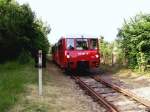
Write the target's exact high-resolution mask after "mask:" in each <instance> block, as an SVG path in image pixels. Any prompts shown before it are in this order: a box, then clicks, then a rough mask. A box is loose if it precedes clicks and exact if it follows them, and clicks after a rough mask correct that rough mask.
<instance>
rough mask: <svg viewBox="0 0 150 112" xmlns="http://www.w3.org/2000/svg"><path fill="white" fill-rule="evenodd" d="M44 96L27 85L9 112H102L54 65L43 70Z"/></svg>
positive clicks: (32, 86)
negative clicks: (24, 91) (20, 97)
mask: <svg viewBox="0 0 150 112" xmlns="http://www.w3.org/2000/svg"><path fill="white" fill-rule="evenodd" d="M44 71H45V72H44V76H43V81H44V88H43V90H44V95H43V96H42V97H39V96H38V92H37V90H38V88H37V85H28V86H27V88H28V89H27V91H26V93H25V94H23V95H22V99H21V100H20V101H19V102H18V104H16V106H14V107H13V108H12V109H11V110H10V112H104V110H105V109H104V108H103V107H101V106H100V105H99V104H97V103H96V102H94V101H93V100H92V99H91V97H89V96H87V95H85V94H84V92H83V91H82V90H81V89H80V88H79V87H78V86H77V84H75V82H74V81H73V80H72V79H70V77H69V76H67V75H65V74H64V73H62V71H61V70H60V69H59V68H58V67H56V66H55V65H54V64H52V63H50V64H48V66H47V69H46V70H44Z"/></svg>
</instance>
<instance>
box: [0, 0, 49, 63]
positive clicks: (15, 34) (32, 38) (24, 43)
mask: <svg viewBox="0 0 150 112" xmlns="http://www.w3.org/2000/svg"><path fill="white" fill-rule="evenodd" d="M49 31H50V30H49V27H47V26H46V25H44V24H43V22H42V21H41V20H39V19H37V18H36V16H35V13H34V12H33V11H32V10H31V8H30V7H29V5H28V4H23V5H19V4H18V3H17V2H14V1H11V0H0V62H4V61H6V60H10V59H15V58H17V57H18V56H19V55H20V54H21V53H22V52H23V50H25V51H29V52H30V53H31V54H32V56H35V53H36V52H37V50H38V49H42V50H43V52H45V53H47V52H48V49H49V42H48V39H47V34H48V33H49Z"/></svg>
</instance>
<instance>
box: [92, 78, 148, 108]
mask: <svg viewBox="0 0 150 112" xmlns="http://www.w3.org/2000/svg"><path fill="white" fill-rule="evenodd" d="M93 78H94V79H95V80H96V81H98V82H101V83H103V84H105V85H106V86H108V87H111V88H113V89H115V90H117V91H118V92H121V93H123V94H124V95H127V96H129V97H131V98H132V99H134V100H136V101H137V102H139V103H141V104H143V105H144V106H146V107H148V108H149V109H150V101H148V100H145V99H143V98H141V97H139V96H137V95H136V94H134V93H133V92H131V91H130V90H127V89H123V88H120V87H119V86H117V85H115V84H112V83H111V84H110V83H109V82H108V81H106V80H104V79H102V78H101V77H100V76H98V75H97V76H93Z"/></svg>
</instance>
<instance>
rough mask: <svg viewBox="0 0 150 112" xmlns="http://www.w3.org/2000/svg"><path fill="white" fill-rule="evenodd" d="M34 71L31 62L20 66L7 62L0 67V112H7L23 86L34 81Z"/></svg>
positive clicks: (22, 90) (22, 89)
mask: <svg viewBox="0 0 150 112" xmlns="http://www.w3.org/2000/svg"><path fill="white" fill-rule="evenodd" d="M36 74H37V73H36V69H35V68H33V62H30V63H29V64H25V65H20V64H19V63H17V62H9V63H6V64H3V65H0V111H1V112H7V111H8V109H9V108H10V107H11V106H12V105H14V104H15V103H16V102H17V100H18V98H19V94H20V93H22V92H24V89H25V86H26V85H27V84H30V83H35V81H36Z"/></svg>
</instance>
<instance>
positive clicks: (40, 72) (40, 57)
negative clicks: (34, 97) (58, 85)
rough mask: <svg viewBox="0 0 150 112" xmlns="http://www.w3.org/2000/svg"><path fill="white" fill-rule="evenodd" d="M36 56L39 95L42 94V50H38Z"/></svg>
mask: <svg viewBox="0 0 150 112" xmlns="http://www.w3.org/2000/svg"><path fill="white" fill-rule="evenodd" d="M38 57H39V95H40V96H42V50H39V52H38Z"/></svg>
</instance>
